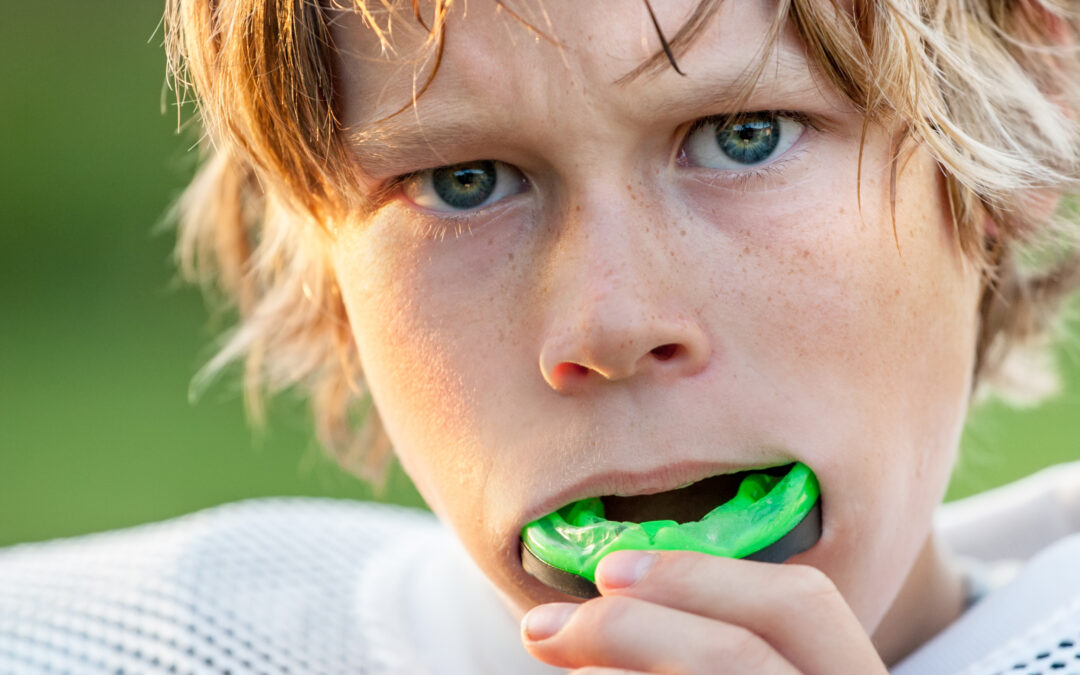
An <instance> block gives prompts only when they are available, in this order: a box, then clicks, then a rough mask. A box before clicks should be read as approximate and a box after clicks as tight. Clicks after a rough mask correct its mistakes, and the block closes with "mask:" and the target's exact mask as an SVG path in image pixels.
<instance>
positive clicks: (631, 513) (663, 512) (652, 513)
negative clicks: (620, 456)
mask: <svg viewBox="0 0 1080 675" xmlns="http://www.w3.org/2000/svg"><path fill="white" fill-rule="evenodd" d="M793 466H794V465H793V464H785V465H784V466H775V467H771V468H767V469H748V470H746V471H739V472H736V473H726V474H721V475H719V476H711V477H709V478H706V479H704V480H699V481H697V482H696V483H691V484H690V485H687V486H685V487H681V488H677V489H675V490H667V491H665V492H658V493H656V494H651V495H636V496H633V497H619V496H616V495H609V496H605V497H601V498H600V502H601V503H602V504H603V505H604V514H603V515H604V517H605V518H607V519H608V520H615V521H620V522H622V521H626V522H632V523H644V522H648V521H650V520H674V521H675V522H676V523H692V522H694V521H696V520H701V519H702V518H704V517H705V516H706V515H707V514H708V513H709V512H710V511H712V510H713V509H715V508H716V507H717V505H719V504H723V503H725V502H727V501H730V500H731V499H732V498H733V497H735V495H736V494H738V492H739V486H740V485H741V484H742V481H743V479H744V478H746V477H747V476H749V475H750V474H751V473H762V474H767V475H770V476H776V477H783V476H785V475H787V473H788V472H789V471H791V468H792V467H793Z"/></svg>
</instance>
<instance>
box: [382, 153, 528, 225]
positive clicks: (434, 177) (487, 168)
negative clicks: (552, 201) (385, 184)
mask: <svg viewBox="0 0 1080 675" xmlns="http://www.w3.org/2000/svg"><path fill="white" fill-rule="evenodd" d="M528 185H529V184H528V181H527V180H526V178H525V176H524V175H523V174H522V173H521V171H519V170H518V169H517V168H515V167H513V166H511V165H509V164H506V163H505V162H496V161H492V160H487V159H485V160H479V161H475V162H463V163H461V164H450V165H448V166H440V167H437V168H434V169H426V170H424V171H418V172H416V173H414V174H412V175H410V176H406V177H405V178H404V179H402V182H401V189H402V192H404V194H405V196H406V197H408V198H409V199H410V200H411V201H412V202H413V203H414V204H416V205H417V206H422V207H424V208H426V209H431V210H432V211H441V212H444V213H453V212H456V211H469V210H472V209H478V208H480V207H483V206H488V205H490V204H494V203H495V202H498V201H499V200H502V199H505V198H506V197H509V196H511V195H516V194H518V193H519V192H524V191H525V190H526V189H527V188H528Z"/></svg>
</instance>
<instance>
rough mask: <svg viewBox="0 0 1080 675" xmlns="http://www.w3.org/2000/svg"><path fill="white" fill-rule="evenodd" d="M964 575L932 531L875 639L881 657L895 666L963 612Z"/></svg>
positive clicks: (879, 627)
mask: <svg viewBox="0 0 1080 675" xmlns="http://www.w3.org/2000/svg"><path fill="white" fill-rule="evenodd" d="M964 600H965V588H964V580H963V576H962V575H961V574H960V571H959V569H957V567H956V566H955V565H954V564H952V563H951V561H950V560H949V557H948V555H947V552H946V551H945V550H944V549H943V547H942V546H941V544H940V542H938V541H937V539H936V538H935V537H934V535H933V534H930V535H929V536H928V537H927V538H926V543H925V544H923V547H922V550H921V551H920V552H919V556H918V558H916V560H915V565H914V566H913V567H912V568H911V572H910V573H909V574H908V577H907V579H906V580H905V581H904V585H903V587H901V589H900V593H899V594H898V595H897V596H896V600H895V601H893V604H892V606H891V607H889V610H888V612H886V614H885V618H883V619H882V620H881V623H880V624H879V625H878V627H877V630H875V631H874V634H873V641H874V645H875V647H877V650H878V653H879V654H880V655H881V658H882V660H883V661H884V662H885V663H887V664H889V665H890V666H892V665H894V664H895V663H896V662H898V661H899V660H900V659H902V658H904V657H905V656H907V655H908V654H910V653H911V652H913V651H915V649H917V648H918V647H919V646H921V645H922V644H923V643H924V642H926V641H927V640H929V639H930V638H932V637H934V636H935V635H937V634H938V633H940V632H941V631H942V630H943V629H944V628H945V627H946V626H948V625H949V624H950V623H952V622H953V621H955V620H956V619H958V618H959V617H960V615H961V614H962V613H963V612H964Z"/></svg>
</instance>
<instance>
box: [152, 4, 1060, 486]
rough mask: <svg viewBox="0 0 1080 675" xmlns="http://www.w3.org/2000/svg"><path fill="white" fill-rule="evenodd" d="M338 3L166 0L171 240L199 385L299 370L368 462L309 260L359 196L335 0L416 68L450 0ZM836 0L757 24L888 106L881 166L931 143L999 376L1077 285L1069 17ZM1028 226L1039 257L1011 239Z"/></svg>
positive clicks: (660, 62)
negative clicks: (202, 298) (183, 158)
mask: <svg viewBox="0 0 1080 675" xmlns="http://www.w3.org/2000/svg"><path fill="white" fill-rule="evenodd" d="M537 1H538V2H539V0H537ZM644 1H645V2H646V7H647V8H648V9H649V13H650V16H651V15H652V9H651V7H650V6H649V5H648V0H644ZM345 2H347V3H348V4H347V6H337V7H329V6H327V5H326V4H324V3H320V2H318V1H317V0H167V9H166V17H165V20H166V42H167V49H168V54H169V65H170V72H171V73H172V78H173V82H174V85H175V87H176V89H177V92H178V97H179V98H180V99H181V101H183V99H184V98H185V95H186V94H187V93H188V92H194V95H195V102H196V105H197V121H198V122H199V123H200V124H201V128H202V130H203V132H204V135H203V137H202V139H201V142H200V148H201V151H202V153H203V161H202V164H201V168H200V169H199V171H198V174H197V175H196V177H195V178H194V180H193V181H192V182H191V184H190V186H189V187H188V188H187V190H186V191H185V193H184V195H183V197H182V198H181V199H180V200H179V202H178V204H177V216H176V219H177V223H178V230H179V243H178V247H177V252H178V258H179V262H180V266H181V270H182V271H183V273H184V274H185V275H186V277H187V278H189V279H192V280H195V281H197V282H199V283H201V284H202V285H203V286H204V287H205V288H207V289H208V290H209V289H216V290H217V291H218V292H219V293H220V295H221V296H222V299H223V300H224V302H225V303H226V305H228V306H232V307H235V309H236V310H237V311H238V314H239V323H238V325H237V326H236V327H235V329H234V330H233V331H232V332H231V333H230V334H229V335H228V336H227V337H226V339H225V340H224V343H223V346H222V347H221V349H220V351H219V352H218V353H217V355H216V356H215V357H214V358H213V359H212V360H211V361H210V362H209V363H208V364H207V365H206V367H205V368H204V369H203V370H202V371H201V373H200V376H199V377H198V378H197V383H201V382H204V381H205V380H206V379H207V378H209V377H210V376H212V375H213V374H215V373H217V372H219V371H220V370H221V369H222V368H224V367H225V366H226V365H228V364H229V363H231V362H234V361H243V362H244V364H245V393H246V400H247V402H248V408H249V411H250V413H251V415H252V416H253V417H254V419H255V420H259V419H261V411H262V405H261V401H262V400H263V394H264V393H271V394H272V393H275V392H278V391H281V390H283V389H287V388H290V387H296V388H299V389H300V390H302V391H304V392H305V393H306V394H308V395H309V397H310V401H311V406H312V411H313V416H314V420H315V427H316V432H317V434H318V436H319V438H320V441H321V442H322V444H323V445H324V446H325V447H326V448H328V449H329V450H331V451H332V452H333V453H334V454H335V455H336V457H337V458H338V460H339V462H340V463H341V464H342V465H343V466H345V467H346V468H348V469H351V470H353V471H354V472H356V473H358V474H360V475H363V476H365V477H367V478H370V479H376V480H377V479H378V478H379V477H380V476H382V475H384V468H385V463H386V461H387V459H388V458H389V456H390V452H389V445H388V443H387V440H386V438H385V435H384V434H382V432H381V430H380V426H379V423H378V419H377V414H375V412H374V410H369V407H370V405H369V402H368V401H367V400H366V396H365V389H364V386H363V377H362V373H361V371H360V364H359V362H358V359H357V354H356V349H355V347H354V345H353V342H352V338H351V333H350V330H349V327H348V324H347V320H346V316H345V310H344V306H343V304H342V300H341V297H340V295H339V293H338V291H337V287H336V285H335V283H334V281H333V278H332V274H331V272H330V270H329V267H328V263H327V261H326V256H325V246H326V243H327V242H326V239H327V237H328V236H329V235H328V233H327V232H326V230H325V229H324V225H325V223H326V222H328V220H330V219H332V218H335V217H337V215H338V214H342V213H347V212H349V211H353V212H356V211H357V210H362V209H364V208H365V204H364V202H363V199H362V198H361V197H359V196H357V195H356V194H355V193H354V192H353V191H350V189H349V186H350V185H353V184H354V181H353V174H352V171H353V168H352V164H351V162H350V160H349V155H350V153H349V149H348V148H349V144H350V143H351V142H356V140H357V138H358V137H357V136H355V135H354V136H352V137H350V135H349V131H348V130H346V129H344V128H343V125H342V124H341V122H340V119H339V118H338V115H337V111H336V110H335V107H334V102H335V88H334V73H333V69H334V65H335V61H334V59H335V50H334V45H333V40H332V36H331V32H330V20H331V17H330V15H331V13H332V12H333V11H355V12H358V13H359V14H360V15H362V16H363V18H364V20H365V22H366V24H367V25H368V27H369V28H370V29H371V30H372V31H373V33H374V34H375V35H376V36H377V37H378V39H379V40H380V41H381V42H382V44H383V46H384V48H386V49H389V48H390V43H389V35H390V25H391V24H392V23H393V22H395V21H396V22H399V23H400V22H401V21H403V20H404V21H413V22H415V23H416V24H418V25H420V26H422V28H423V29H424V30H426V31H428V35H429V39H428V41H427V43H426V46H425V49H426V51H427V56H428V57H429V58H427V59H423V58H420V59H419V60H418V64H419V65H418V68H422V69H424V68H426V70H427V77H426V80H424V82H425V83H430V81H431V79H433V78H434V77H435V76H436V74H437V70H438V64H439V60H440V57H441V50H442V44H443V39H444V36H445V33H444V31H445V28H446V22H447V15H448V11H449V9H450V7H451V4H452V2H453V0H435V2H434V7H433V10H432V12H431V15H430V16H429V17H427V18H426V19H425V18H424V17H422V16H421V13H420V10H419V6H418V2H417V1H416V0H414V1H413V2H412V3H411V6H410V8H409V9H408V10H402V9H401V8H400V7H395V4H394V2H392V0H379V1H378V2H375V0H345ZM493 2H495V3H496V4H497V5H498V6H500V7H503V8H504V9H506V10H507V12H508V13H509V14H510V15H511V16H513V17H514V18H516V19H518V20H520V21H521V23H522V24H523V25H525V26H526V27H527V28H528V29H530V30H536V29H535V28H533V27H532V25H531V24H529V23H528V22H526V21H525V20H523V19H521V17H520V16H519V15H517V14H515V13H514V12H512V11H510V10H509V8H508V7H506V5H504V4H503V3H502V2H500V1H499V0H493ZM719 3H720V0H703V1H702V2H701V3H700V4H699V5H698V7H697V8H696V10H695V11H694V12H693V13H692V14H691V16H690V19H689V20H688V21H686V22H685V23H684V24H683V25H682V26H681V27H680V28H679V29H678V31H677V32H676V33H675V34H674V35H673V37H672V39H671V40H670V41H668V40H667V39H666V38H665V37H664V35H663V33H662V32H661V31H660V27H659V25H658V24H655V21H654V25H656V29H657V32H658V34H659V36H660V41H661V44H662V47H663V49H662V51H658V52H657V53H656V55H655V56H654V57H653V58H651V59H649V60H648V61H646V62H645V63H643V64H642V65H641V66H640V67H639V68H638V69H636V70H635V71H634V72H632V73H630V74H628V76H627V77H636V76H638V75H641V74H647V73H649V72H652V71H655V70H656V69H657V68H662V67H668V65H669V64H670V65H671V66H674V67H676V69H678V65H677V59H678V57H679V56H681V54H682V53H683V52H684V50H685V49H686V47H687V45H689V44H690V42H691V41H692V39H693V38H694V36H695V35H697V34H699V32H700V30H701V28H702V26H703V25H704V24H705V21H706V20H707V19H708V17H709V15H710V14H711V13H712V12H713V11H714V10H715V9H716V7H717V6H718V5H719ZM851 4H852V5H853V6H851V7H845V6H843V3H842V2H841V0H827V1H823V0H780V1H779V2H778V3H777V14H776V23H775V26H774V30H773V31H772V35H771V37H772V39H775V38H776V36H777V35H778V34H779V31H780V29H781V27H782V26H784V25H786V23H787V22H789V21H790V23H791V24H792V25H793V26H794V28H795V29H796V31H797V32H798V34H799V35H800V37H801V39H802V41H803V43H804V45H805V48H806V52H807V55H808V57H809V59H810V60H811V62H812V63H813V64H814V65H815V66H816V67H817V68H818V69H819V71H820V72H821V73H823V74H824V76H825V77H826V78H827V79H828V81H829V82H831V83H832V84H833V85H834V86H835V87H836V88H837V89H838V90H839V91H840V92H842V93H843V94H844V95H846V96H847V98H848V99H850V101H851V102H852V104H854V105H855V106H857V107H858V108H859V109H860V110H861V111H862V112H863V113H864V114H865V118H866V120H867V124H870V123H872V122H874V121H879V120H886V119H889V120H898V121H900V122H901V123H902V124H903V136H902V137H901V138H900V139H898V142H897V144H896V148H895V150H896V152H895V154H896V158H895V160H894V166H895V165H897V164H899V163H900V161H901V158H902V154H903V153H902V152H901V146H902V145H906V146H907V147H911V146H912V145H913V144H917V145H921V146H924V147H925V148H927V149H928V150H929V152H930V153H931V154H932V155H933V156H934V157H935V158H936V159H937V161H938V163H939V164H940V166H941V167H942V171H943V173H944V174H945V177H946V182H947V186H948V194H949V199H950V203H951V207H952V212H953V216H954V221H955V226H956V230H957V235H958V238H959V241H960V242H961V245H962V247H963V250H964V251H965V252H966V253H967V254H968V255H969V257H971V258H972V259H973V260H975V261H977V262H978V263H979V264H981V265H982V266H983V269H984V273H985V275H986V279H987V282H988V283H987V285H986V289H985V291H984V293H983V296H982V300H981V306H980V317H981V326H980V332H979V338H978V344H977V346H976V366H975V373H974V380H975V382H976V384H977V385H986V384H988V383H991V382H994V381H995V380H997V382H996V384H1002V382H1001V380H1002V376H1003V374H1004V375H1007V374H1008V370H1007V369H1006V368H1005V364H1006V362H1007V358H1006V357H1008V356H1009V355H1010V354H1014V353H1016V352H1017V351H1018V348H1019V347H1023V346H1030V345H1041V344H1042V343H1043V342H1044V341H1045V336H1046V335H1047V331H1048V329H1049V328H1050V327H1051V325H1052V323H1053V319H1054V318H1055V317H1056V316H1057V314H1058V309H1059V307H1060V305H1061V303H1062V300H1063V299H1064V298H1065V297H1066V296H1067V295H1068V293H1070V292H1071V291H1072V290H1073V289H1074V288H1075V287H1077V286H1080V257H1078V255H1077V252H1076V250H1077V249H1076V246H1074V238H1075V236H1074V234H1073V231H1074V229H1073V228H1070V227H1068V224H1067V223H1065V222H1064V220H1063V219H1062V218H1052V217H1051V215H1050V213H1049V211H1050V210H1052V209H1048V208H1047V206H1046V204H1047V203H1049V202H1053V201H1054V200H1055V199H1056V197H1057V196H1061V195H1070V194H1074V193H1077V192H1078V189H1077V187H1078V181H1080V138H1078V132H1077V118H1078V116H1080V101H1078V95H1080V73H1078V71H1080V58H1078V56H1077V45H1076V43H1075V40H1076V37H1077V35H1080V18H1078V15H1077V13H1076V12H1075V11H1074V10H1071V9H1070V8H1069V7H1068V6H1067V4H1066V0H855V1H854V3H851ZM770 47H771V44H767V45H766V46H765V48H763V52H762V57H763V58H762V59H761V63H762V64H763V65H762V67H764V62H765V60H764V54H765V53H767V50H768V49H769V48H770ZM755 75H756V73H749V74H748V80H751V79H752V77H753V76H755ZM750 83H751V82H748V84H750ZM424 88H426V84H424V85H423V86H422V87H421V88H420V90H419V95H422V93H423V89H424ZM406 105H408V104H406ZM361 136H362V135H361ZM902 141H903V142H902ZM894 171H895V169H894ZM1061 213H1063V211H1061V210H1059V214H1058V215H1059V216H1060V215H1061ZM987 223H989V226H987ZM1043 242H1049V244H1048V245H1047V246H1048V248H1046V249H1045V250H1043V251H1042V254H1041V255H1037V256H1030V255H1026V254H1025V253H1024V251H1025V250H1029V249H1031V247H1032V246H1033V245H1036V244H1041V243H1043ZM1032 381H1034V380H1033V379H1031V378H1025V377H1020V378H1012V381H1009V382H1005V383H1004V384H1007V385H1009V386H1011V387H1012V388H1013V389H1017V388H1021V389H1022V388H1023V386H1024V385H1025V384H1028V383H1030V382H1032Z"/></svg>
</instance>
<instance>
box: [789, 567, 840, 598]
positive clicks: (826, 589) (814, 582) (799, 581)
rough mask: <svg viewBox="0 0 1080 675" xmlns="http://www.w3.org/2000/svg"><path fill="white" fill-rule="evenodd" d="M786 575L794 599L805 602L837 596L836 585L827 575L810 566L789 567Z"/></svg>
mask: <svg viewBox="0 0 1080 675" xmlns="http://www.w3.org/2000/svg"><path fill="white" fill-rule="evenodd" d="M788 567H789V568H790V569H789V570H788V573H789V575H790V583H791V587H792V593H793V594H794V595H795V597H796V598H798V599H800V600H802V601H806V600H813V601H821V600H823V599H832V598H835V597H837V596H839V593H840V592H839V591H838V590H837V589H836V584H834V583H833V581H832V579H830V578H829V577H828V575H827V574H825V573H824V572H822V571H821V570H819V569H818V568H816V567H811V566H810V565H789V566H788Z"/></svg>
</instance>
